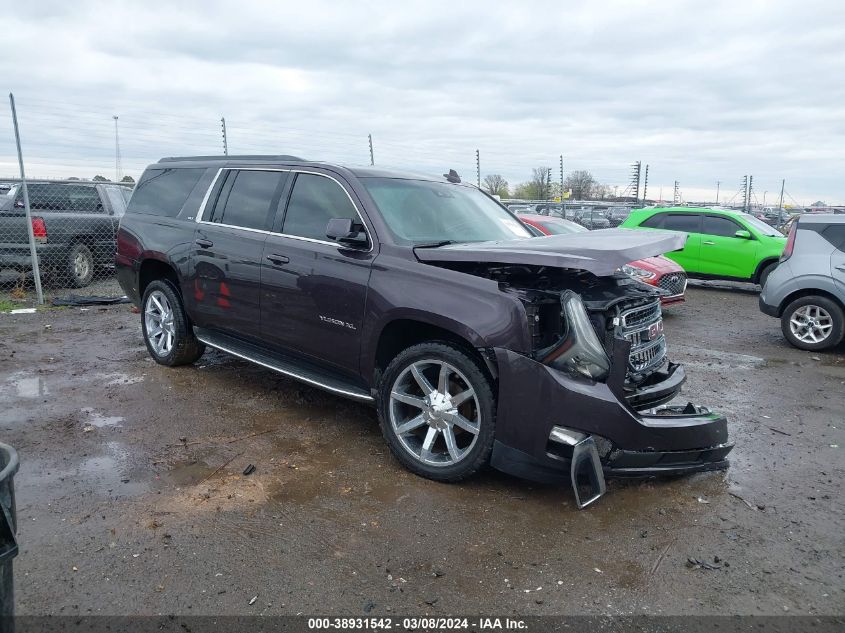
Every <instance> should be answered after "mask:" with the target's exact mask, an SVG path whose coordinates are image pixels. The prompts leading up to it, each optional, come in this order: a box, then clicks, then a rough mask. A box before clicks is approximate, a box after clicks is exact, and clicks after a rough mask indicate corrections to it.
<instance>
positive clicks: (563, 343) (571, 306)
mask: <svg viewBox="0 0 845 633" xmlns="http://www.w3.org/2000/svg"><path fill="white" fill-rule="evenodd" d="M560 307H561V311H562V316H563V327H564V331H563V336H562V337H561V338H560V339H559V340H558V341H557V342H556V343H554V344H553V345H550V346H549V347H546V348H545V349H541V350H540V351H538V352H537V360H539V361H540V362H541V363H543V364H544V365H548V366H549V367H553V368H554V369H557V370H559V371H563V372H566V373H568V374H570V375H573V376H576V377H582V378H590V379H592V380H597V381H599V382H601V381H604V380H605V379H606V378H607V376H608V374H610V359H609V358H608V357H607V353H606V352H605V351H604V347H603V346H602V344H601V341H600V340H599V337H598V336H597V335H596V331H595V330H594V329H593V324H592V323H591V322H590V317H589V316H588V315H587V309H586V308H585V307H584V303H583V302H582V301H581V297H579V296H578V294H577V293H575V292H572V291H571V290H566V291H565V292H564V293H563V294H562V295H561V297H560Z"/></svg>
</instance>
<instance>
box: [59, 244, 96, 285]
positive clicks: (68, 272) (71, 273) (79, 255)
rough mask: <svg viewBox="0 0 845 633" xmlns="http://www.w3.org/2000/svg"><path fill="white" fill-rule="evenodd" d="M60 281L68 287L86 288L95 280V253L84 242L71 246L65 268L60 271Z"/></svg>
mask: <svg viewBox="0 0 845 633" xmlns="http://www.w3.org/2000/svg"><path fill="white" fill-rule="evenodd" d="M58 276H59V283H62V284H66V285H67V287H68V288H84V287H85V286H87V285H88V284H90V283H91V282H92V281H93V280H94V255H93V254H92V253H91V249H90V248H88V247H87V246H86V245H85V244H83V243H82V242H76V243H75V244H73V245H72V246H71V247H70V252H69V253H68V256H67V259H66V260H65V264H64V267H63V269H60V270H59V271H58Z"/></svg>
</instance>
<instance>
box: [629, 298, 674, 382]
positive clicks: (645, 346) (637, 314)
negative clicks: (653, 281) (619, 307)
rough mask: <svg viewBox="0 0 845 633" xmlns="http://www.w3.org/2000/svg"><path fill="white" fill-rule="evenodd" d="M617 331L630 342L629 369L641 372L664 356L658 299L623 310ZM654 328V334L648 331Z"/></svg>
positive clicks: (661, 320) (657, 363)
mask: <svg viewBox="0 0 845 633" xmlns="http://www.w3.org/2000/svg"><path fill="white" fill-rule="evenodd" d="M619 320H620V331H619V333H620V334H621V335H622V336H623V337H625V338H626V339H628V340H629V341H630V342H631V353H630V355H629V358H628V366H629V367H628V368H629V371H632V372H634V373H642V372H644V371H647V370H650V369H656V368H658V367H659V366H660V365H662V364H663V361H664V360H665V358H666V337H665V336H664V335H663V327H662V326H663V314H662V312H661V311H660V301H659V300H657V299H655V300H654V301H653V302H652V303H649V304H647V305H644V306H638V307H636V308H631V309H628V310H624V311H623V312H622V313H621V314H620V315H619ZM652 330H656V332H654V336H652V335H651V334H650V331H652Z"/></svg>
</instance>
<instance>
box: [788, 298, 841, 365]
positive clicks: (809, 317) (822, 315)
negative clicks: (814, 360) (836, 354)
mask: <svg viewBox="0 0 845 633" xmlns="http://www.w3.org/2000/svg"><path fill="white" fill-rule="evenodd" d="M780 323H781V330H783V335H784V337H786V340H787V341H789V343H790V344H791V345H792V346H794V347H797V348H798V349H803V350H807V351H813V352H814V351H819V350H824V349H829V348H831V347H834V346H835V345H838V344H839V342H840V341H841V340H842V336H843V331H845V314H843V311H842V308H841V307H840V306H839V304H837V303H836V302H835V301H833V300H831V299H828V298H827V297H822V296H819V295H811V296H808V297H800V298H798V299H796V300H795V301H793V302H792V303H790V304H789V305H788V306H786V309H785V310H784V311H783V316H781V320H780Z"/></svg>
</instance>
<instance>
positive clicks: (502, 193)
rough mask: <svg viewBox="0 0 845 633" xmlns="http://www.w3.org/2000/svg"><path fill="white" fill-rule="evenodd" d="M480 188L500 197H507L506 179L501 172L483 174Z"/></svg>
mask: <svg viewBox="0 0 845 633" xmlns="http://www.w3.org/2000/svg"><path fill="white" fill-rule="evenodd" d="M482 188H483V189H484V191H486V192H487V193H489V194H490V195H494V196H499V197H500V198H507V196H508V181H507V180H505V179H504V177H503V176H502V175H501V174H487V175H486V176H484V181H483V183H482Z"/></svg>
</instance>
